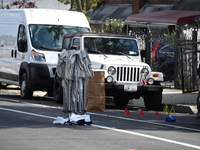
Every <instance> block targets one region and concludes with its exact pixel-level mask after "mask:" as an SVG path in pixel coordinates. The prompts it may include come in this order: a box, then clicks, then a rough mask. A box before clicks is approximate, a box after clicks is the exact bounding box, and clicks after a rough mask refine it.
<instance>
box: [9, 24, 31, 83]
mask: <svg viewBox="0 0 200 150" xmlns="http://www.w3.org/2000/svg"><path fill="white" fill-rule="evenodd" d="M27 47H28V45H27V35H26V28H25V26H24V25H23V24H20V25H19V28H18V34H17V47H16V48H15V49H14V50H13V52H12V57H13V59H14V64H13V79H14V80H15V81H18V80H19V71H20V70H19V69H20V66H21V63H22V62H23V61H24V60H26V59H27V57H26V56H27V50H28V48H27Z"/></svg>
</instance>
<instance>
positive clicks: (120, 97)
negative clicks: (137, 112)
mask: <svg viewBox="0 0 200 150" xmlns="http://www.w3.org/2000/svg"><path fill="white" fill-rule="evenodd" d="M113 97H114V102H115V105H116V106H120V107H126V106H127V104H128V102H129V99H131V98H130V96H129V95H128V94H127V95H126V94H124V92H123V93H121V92H118V93H117V94H114V95H113Z"/></svg>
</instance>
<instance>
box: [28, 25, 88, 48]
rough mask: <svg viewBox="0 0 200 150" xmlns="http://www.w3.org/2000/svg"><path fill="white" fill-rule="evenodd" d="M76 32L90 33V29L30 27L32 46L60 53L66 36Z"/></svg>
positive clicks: (53, 26)
mask: <svg viewBox="0 0 200 150" xmlns="http://www.w3.org/2000/svg"><path fill="white" fill-rule="evenodd" d="M76 32H90V29H89V28H85V27H72V26H62V25H41V24H31V25H29V33H30V39H31V43H32V46H33V47H34V48H36V49H41V50H48V51H49V50H52V51H57V50H58V51H60V50H61V48H62V40H63V37H64V35H65V34H71V33H76Z"/></svg>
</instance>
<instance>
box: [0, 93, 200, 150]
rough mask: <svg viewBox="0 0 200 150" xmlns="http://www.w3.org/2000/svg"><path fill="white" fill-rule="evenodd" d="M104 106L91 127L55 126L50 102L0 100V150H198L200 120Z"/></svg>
mask: <svg viewBox="0 0 200 150" xmlns="http://www.w3.org/2000/svg"><path fill="white" fill-rule="evenodd" d="M139 109H141V108H129V111H130V116H126V115H125V113H124V110H123V109H117V108H115V107H113V106H107V107H106V112H102V113H96V112H88V114H89V115H90V117H91V120H92V121H93V124H92V125H85V126H81V125H55V124H53V121H54V120H55V118H56V117H57V116H63V112H62V105H58V104H55V103H54V102H53V100H52V99H45V98H42V97H35V98H34V99H33V100H26V101H25V100H22V99H21V98H20V97H19V96H17V95H15V96H12V95H8V96H6V95H0V120H1V121H0V150H55V149H57V150H80V149H81V150H155V149H157V150H167V149H170V150H188V149H200V119H197V118H196V115H189V114H181V113H176V114H172V115H173V116H174V117H175V118H176V122H165V118H166V117H167V115H165V114H164V113H163V112H161V111H160V112H158V115H159V116H158V117H155V113H156V112H154V111H144V116H140V115H141V113H140V111H139Z"/></svg>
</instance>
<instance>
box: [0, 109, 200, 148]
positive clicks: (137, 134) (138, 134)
mask: <svg viewBox="0 0 200 150" xmlns="http://www.w3.org/2000/svg"><path fill="white" fill-rule="evenodd" d="M0 110H5V111H11V112H15V113H21V114H26V115H32V116H36V117H43V118H48V119H51V118H54V119H56V118H55V117H51V116H46V115H40V114H36V113H29V112H25V111H19V110H15V109H8V108H3V107H0ZM91 126H93V127H96V128H101V129H107V130H112V131H116V132H121V133H126V134H131V135H136V136H140V137H145V138H149V139H154V140H159V141H163V142H167V143H172V144H176V145H181V146H185V147H189V148H194V149H200V146H198V145H193V144H188V143H184V142H179V141H175V140H170V139H166V138H161V137H157V136H152V135H148V134H142V133H138V132H133V131H128V130H122V129H114V128H111V127H106V126H101V125H95V124H92V125H91Z"/></svg>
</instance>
